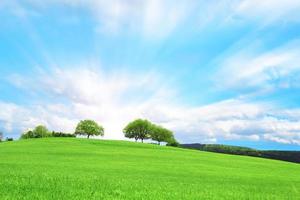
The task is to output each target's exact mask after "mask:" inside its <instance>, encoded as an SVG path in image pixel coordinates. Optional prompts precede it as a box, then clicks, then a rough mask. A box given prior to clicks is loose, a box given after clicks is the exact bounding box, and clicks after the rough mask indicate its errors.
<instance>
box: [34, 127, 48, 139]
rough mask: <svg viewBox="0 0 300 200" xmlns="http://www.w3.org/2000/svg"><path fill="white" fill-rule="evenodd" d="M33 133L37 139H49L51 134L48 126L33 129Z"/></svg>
mask: <svg viewBox="0 0 300 200" xmlns="http://www.w3.org/2000/svg"><path fill="white" fill-rule="evenodd" d="M33 133H34V135H35V136H36V137H37V138H43V137H49V136H51V133H50V132H49V130H48V129H47V127H46V126H43V125H39V126H37V127H35V128H34V129H33Z"/></svg>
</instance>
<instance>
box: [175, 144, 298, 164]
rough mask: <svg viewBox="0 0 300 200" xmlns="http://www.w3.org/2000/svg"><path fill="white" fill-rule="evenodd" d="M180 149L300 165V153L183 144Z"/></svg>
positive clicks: (218, 145)
mask: <svg viewBox="0 0 300 200" xmlns="http://www.w3.org/2000/svg"><path fill="white" fill-rule="evenodd" d="M180 147H182V148H188V149H197V150H201V151H210V152H217V153H225V154H233V155H245V156H254V157H261V158H269V159H275V160H283V161H288V162H295V163H300V151H273V150H272V151H270V150H267V151H263V150H257V149H252V148H248V147H240V146H230V145H221V144H199V143H194V144H181V145H180Z"/></svg>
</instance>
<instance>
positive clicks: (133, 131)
mask: <svg viewBox="0 0 300 200" xmlns="http://www.w3.org/2000/svg"><path fill="white" fill-rule="evenodd" d="M151 128H152V124H151V122H149V121H148V120H144V119H136V120H134V121H132V122H130V123H129V124H128V125H127V126H126V127H125V128H124V129H123V132H124V134H125V137H127V138H134V139H135V141H137V140H138V139H140V140H142V142H144V139H148V138H149V137H150V133H151Z"/></svg>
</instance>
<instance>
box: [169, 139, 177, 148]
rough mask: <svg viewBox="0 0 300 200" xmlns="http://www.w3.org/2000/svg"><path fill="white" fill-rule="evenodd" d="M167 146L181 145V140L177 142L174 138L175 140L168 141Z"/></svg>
mask: <svg viewBox="0 0 300 200" xmlns="http://www.w3.org/2000/svg"><path fill="white" fill-rule="evenodd" d="M167 146H172V147H179V146H180V144H179V142H177V141H176V140H174V141H170V142H168V143H167Z"/></svg>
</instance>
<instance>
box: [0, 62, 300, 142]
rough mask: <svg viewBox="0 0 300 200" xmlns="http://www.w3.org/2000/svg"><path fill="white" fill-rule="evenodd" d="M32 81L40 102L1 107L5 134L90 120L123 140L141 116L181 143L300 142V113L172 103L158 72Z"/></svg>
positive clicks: (59, 73) (67, 73) (62, 74)
mask: <svg viewBox="0 0 300 200" xmlns="http://www.w3.org/2000/svg"><path fill="white" fill-rule="evenodd" d="M15 77H17V78H18V79H20V77H19V76H15ZM33 77H39V78H36V79H34V78H30V79H28V80H27V81H26V84H27V87H22V88H25V89H26V88H27V89H28V90H33V92H35V93H36V94H35V96H39V99H35V102H37V103H35V104H32V105H30V106H25V105H23V106H22V105H16V104H9V103H4V102H2V103H1V104H0V109H1V110H3V111H4V112H1V114H0V126H2V127H3V128H5V130H6V131H13V130H24V129H27V128H32V127H34V126H35V125H37V124H40V123H42V124H45V125H47V126H48V127H49V128H50V129H53V130H57V131H59V130H61V131H68V132H73V131H74V128H75V126H76V123H77V122H78V121H79V120H81V119H85V118H90V119H94V120H96V121H98V122H99V123H101V124H102V125H103V126H104V127H105V130H106V136H105V138H111V139H122V138H123V134H122V128H123V127H124V126H125V125H126V123H128V122H129V121H131V120H133V119H135V118H139V117H141V118H147V119H149V120H151V121H153V122H155V123H158V124H161V125H163V126H166V127H168V128H170V129H172V130H173V131H174V132H175V134H176V137H177V138H178V139H179V140H180V141H181V142H208V143H211V142H217V141H218V140H220V139H223V140H252V141H260V140H269V141H273V142H280V143H288V144H299V142H300V125H299V124H300V123H299V119H300V112H299V110H281V109H277V108H276V107H274V106H272V105H268V104H264V103H250V102H247V101H245V100H241V99H240V100H239V99H231V100H226V101H221V102H218V103H213V104H210V105H206V106H196V107H190V106H186V105H183V104H180V103H179V102H176V101H174V99H177V97H178V95H177V94H178V93H176V91H173V89H172V87H171V84H169V83H164V82H163V80H165V79H163V77H162V78H158V77H159V76H158V75H157V73H150V74H148V75H141V74H127V73H121V72H117V71H115V72H106V71H103V70H96V69H91V68H87V67H78V68H76V69H74V68H73V69H56V70H53V71H51V72H48V73H47V74H46V73H40V72H39V73H37V74H35V76H33ZM154 77H155V78H154ZM24 78H25V77H24ZM33 85H35V87H32V86H33ZM16 86H18V84H17V85H16ZM36 86H37V87H36Z"/></svg>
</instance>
